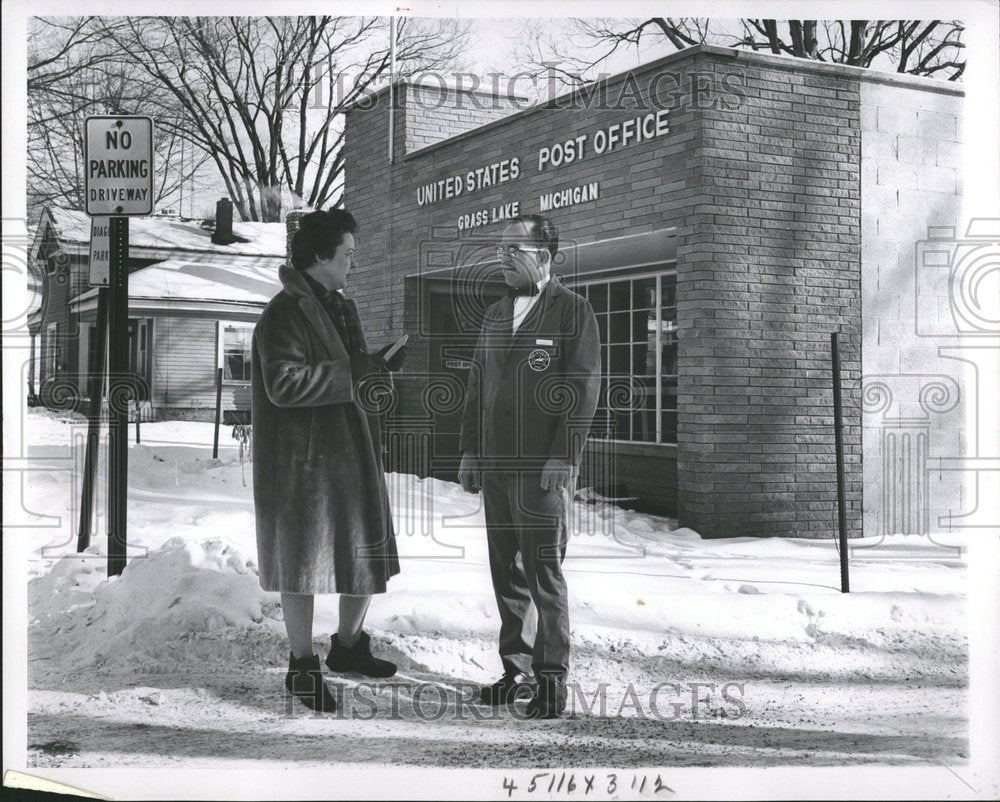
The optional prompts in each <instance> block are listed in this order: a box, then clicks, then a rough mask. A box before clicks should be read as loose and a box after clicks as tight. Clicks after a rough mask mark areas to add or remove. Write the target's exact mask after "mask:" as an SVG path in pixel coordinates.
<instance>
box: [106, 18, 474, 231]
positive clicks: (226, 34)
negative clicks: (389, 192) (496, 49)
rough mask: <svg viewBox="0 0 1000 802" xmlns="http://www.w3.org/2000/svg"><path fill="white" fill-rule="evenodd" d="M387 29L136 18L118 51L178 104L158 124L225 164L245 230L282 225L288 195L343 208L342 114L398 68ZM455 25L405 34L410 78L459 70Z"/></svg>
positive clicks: (404, 70) (382, 22)
mask: <svg viewBox="0 0 1000 802" xmlns="http://www.w3.org/2000/svg"><path fill="white" fill-rule="evenodd" d="M387 28H388V24H387V20H386V19H384V18H382V19H380V18H358V17H158V18H127V19H126V20H125V24H124V25H123V26H121V27H117V28H113V27H112V23H111V22H109V23H108V30H109V31H111V32H112V37H111V38H112V41H113V42H114V43H115V45H116V47H117V48H118V49H119V51H120V52H123V53H126V54H128V57H129V58H130V59H131V63H132V64H133V65H134V66H135V67H136V68H137V69H139V70H142V71H144V72H145V75H146V78H147V80H148V81H149V82H151V83H152V84H153V85H155V86H157V87H159V88H161V89H162V90H164V91H165V92H166V94H167V95H168V96H169V102H167V109H168V111H169V112H176V113H166V114H164V115H163V116H162V119H160V118H158V123H159V124H160V125H161V126H162V127H164V128H166V129H167V130H169V131H171V132H172V133H174V134H175V135H176V136H178V137H182V138H184V139H186V140H187V141H189V142H191V143H192V144H193V145H194V146H195V147H196V148H197V149H199V150H200V151H201V152H203V153H204V154H206V155H207V157H208V158H209V159H210V160H211V161H212V162H213V163H214V165H215V167H216V169H217V170H218V173H219V175H220V176H221V178H222V180H223V181H224V183H225V185H226V189H227V191H228V192H229V194H230V197H231V198H232V199H233V203H234V204H235V205H236V207H237V208H238V210H239V212H240V214H241V216H242V217H243V219H245V220H262V221H273V220H278V219H280V214H281V205H282V197H283V196H287V195H294V196H295V197H296V198H299V199H301V200H302V202H304V203H306V204H308V205H310V206H313V207H318V206H328V205H331V204H335V203H337V202H339V199H338V197H337V193H338V190H339V188H340V184H341V182H342V175H343V169H344V163H343V154H342V145H343V124H342V115H343V114H344V112H345V111H346V110H347V109H348V108H349V107H350V106H351V105H352V104H353V103H355V102H356V101H358V100H359V99H360V98H361V97H362V96H363V95H364V94H365V93H366V92H369V91H371V89H372V88H374V87H375V86H376V85H377V83H378V81H379V80H380V79H381V78H383V77H384V76H385V75H386V73H387V71H388V68H389V47H388V44H389V43H388V34H387ZM466 35H467V32H466V29H465V28H464V27H463V26H462V25H461V24H459V23H457V22H454V21H445V22H443V23H441V24H435V25H434V26H432V27H431V26H427V25H423V26H421V25H420V23H419V22H415V21H413V20H407V19H404V20H401V21H400V23H399V25H398V29H397V59H398V63H399V65H400V67H401V69H400V74H401V75H405V74H410V73H413V72H415V71H424V70H432V69H438V68H441V67H444V66H446V65H448V64H449V63H450V62H451V61H452V60H453V59H454V58H455V57H456V55H457V54H458V53H459V52H460V51H461V49H462V48H463V47H464V44H465V41H466Z"/></svg>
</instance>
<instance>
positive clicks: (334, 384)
mask: <svg viewBox="0 0 1000 802" xmlns="http://www.w3.org/2000/svg"><path fill="white" fill-rule="evenodd" d="M279 275H280V278H281V283H282V286H283V289H282V291H281V292H280V293H278V295H276V296H275V297H274V298H273V299H272V300H271V302H270V303H269V304H268V305H267V307H266V308H265V309H264V312H263V313H262V314H261V317H260V320H259V321H258V322H257V326H256V328H255V329H254V334H253V353H252V360H253V361H252V392H253V395H252V399H251V410H252V420H253V478H254V482H253V484H254V507H255V515H256V526H257V553H258V562H259V570H260V582H261V585H262V586H263V588H264V589H265V590H270V591H283V592H289V593H351V594H358V595H364V594H369V593H382V592H384V591H385V588H386V580H387V579H388V578H389V577H391V576H392V575H394V574H396V573H398V572H399V562H398V559H397V555H396V542H395V538H394V534H393V529H392V519H391V517H390V513H389V503H388V496H387V493H386V487H385V474H384V472H383V467H382V460H381V456H380V454H381V445H380V441H379V430H378V422H377V418H374V416H369V415H368V413H367V412H366V411H365V410H364V409H362V407H361V406H360V405H359V403H358V401H357V399H356V394H357V393H356V388H355V384H354V382H353V381H352V378H351V364H350V359H349V358H348V355H347V351H346V350H345V349H344V346H343V343H342V342H341V338H340V335H339V334H338V333H337V329H336V327H335V326H334V324H333V322H332V321H331V320H330V317H329V315H328V314H327V313H326V311H325V310H324V309H323V306H322V304H321V303H320V301H319V300H318V299H317V298H316V296H315V295H314V294H313V292H312V291H311V290H310V289H309V286H308V284H306V282H305V279H304V278H303V277H302V276H301V275H300V274H299V273H297V271H295V270H293V269H291V268H288V267H282V268H281V270H280V274H279ZM351 309H352V313H353V314H354V315H355V317H357V308H356V307H355V306H354V304H353V303H352V304H351ZM358 329H359V331H362V338H363V337H364V334H363V330H362V329H361V324H360V321H358ZM365 348H366V350H367V346H365Z"/></svg>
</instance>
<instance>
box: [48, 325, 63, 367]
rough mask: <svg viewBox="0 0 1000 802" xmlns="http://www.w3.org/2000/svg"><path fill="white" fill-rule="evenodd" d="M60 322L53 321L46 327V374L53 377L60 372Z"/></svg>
mask: <svg viewBox="0 0 1000 802" xmlns="http://www.w3.org/2000/svg"><path fill="white" fill-rule="evenodd" d="M60 350H61V349H60V347H59V323H58V322H57V321H53V322H52V323H49V324H48V325H47V326H46V327H45V376H46V378H51V377H53V376H57V375H58V374H59V357H60V353H59V352H60Z"/></svg>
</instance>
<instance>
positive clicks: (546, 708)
mask: <svg viewBox="0 0 1000 802" xmlns="http://www.w3.org/2000/svg"><path fill="white" fill-rule="evenodd" d="M564 712H566V681H565V680H564V679H562V678H555V677H545V678H543V679H542V680H541V681H540V682H539V683H538V689H537V690H536V691H535V695H534V696H533V697H532V699H531V701H530V702H528V707H527V709H526V710H525V716H526V717H527V718H539V719H553V718H562V715H563V713H564Z"/></svg>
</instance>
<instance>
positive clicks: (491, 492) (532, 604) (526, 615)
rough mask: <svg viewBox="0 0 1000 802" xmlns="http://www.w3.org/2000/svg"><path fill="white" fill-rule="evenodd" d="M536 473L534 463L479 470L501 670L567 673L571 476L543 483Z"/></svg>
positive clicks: (573, 482)
mask: <svg viewBox="0 0 1000 802" xmlns="http://www.w3.org/2000/svg"><path fill="white" fill-rule="evenodd" d="M540 479H541V472H540V471H538V470H520V471H519V470H498V469H486V470H484V471H483V476H482V491H483V507H484V511H485V513H486V537H487V541H488V544H489V556H490V573H491V574H492V577H493V591H494V593H495V594H496V600H497V607H498V609H499V611H500V659H501V660H502V662H503V667H504V672H511V673H524V674H531V673H534V675H535V676H536V678H538V679H539V680H541V679H542V678H543V676H549V677H552V676H555V677H558V678H561V679H565V677H566V674H567V672H568V671H569V639H570V635H569V601H568V599H567V593H566V580H565V579H564V577H563V572H562V563H563V559H564V558H565V556H566V543H567V539H568V536H567V531H566V512H567V510H568V508H569V500H570V499H571V498H572V493H573V488H574V485H575V477H574V479H573V480H571V481H570V482H569V485H568V487H567V488H566V489H564V490H562V491H559V490H555V491H545V490H542V488H541V486H540V485H539V481H540Z"/></svg>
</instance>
